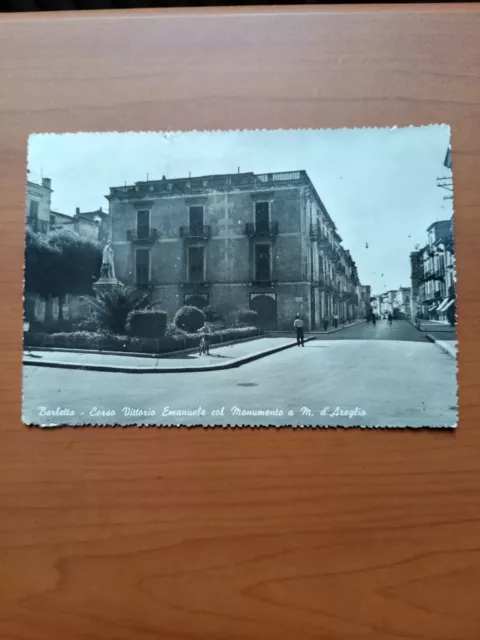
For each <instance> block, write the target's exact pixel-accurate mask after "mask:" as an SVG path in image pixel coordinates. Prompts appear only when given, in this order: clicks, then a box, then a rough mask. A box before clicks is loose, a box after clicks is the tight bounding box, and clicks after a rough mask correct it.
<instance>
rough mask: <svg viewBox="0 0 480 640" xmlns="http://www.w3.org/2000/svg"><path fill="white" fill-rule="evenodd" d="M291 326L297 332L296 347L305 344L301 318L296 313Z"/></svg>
mask: <svg viewBox="0 0 480 640" xmlns="http://www.w3.org/2000/svg"><path fill="white" fill-rule="evenodd" d="M293 328H294V329H295V330H296V332H297V347H299V346H300V345H302V347H304V346H305V336H304V333H303V320H302V319H301V318H300V314H299V313H297V317H296V318H295V322H294V323H293Z"/></svg>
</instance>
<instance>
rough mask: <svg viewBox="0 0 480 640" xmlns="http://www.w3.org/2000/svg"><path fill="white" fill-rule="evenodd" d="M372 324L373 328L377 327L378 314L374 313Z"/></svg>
mask: <svg viewBox="0 0 480 640" xmlns="http://www.w3.org/2000/svg"><path fill="white" fill-rule="evenodd" d="M372 324H373V326H375V325H376V324H377V314H376V313H372Z"/></svg>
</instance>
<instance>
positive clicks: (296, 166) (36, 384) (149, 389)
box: [23, 125, 457, 428]
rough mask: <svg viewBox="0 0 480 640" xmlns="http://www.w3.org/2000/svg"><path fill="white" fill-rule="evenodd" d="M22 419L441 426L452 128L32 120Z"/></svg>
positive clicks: (448, 369)
mask: <svg viewBox="0 0 480 640" xmlns="http://www.w3.org/2000/svg"><path fill="white" fill-rule="evenodd" d="M27 165H28V173H27V180H26V201H25V215H26V224H25V236H26V238H25V279H24V318H23V327H24V341H23V345H24V352H23V421H24V423H25V424H27V425H36V426H40V427H55V426H62V425H65V426H68V425H70V426H85V425H94V426H100V425H102V426H103V425H105V426H110V425H111V426H114V425H118V426H130V425H132V426H133V425H136V426H158V427H161V426H186V427H189V426H190V427H191V426H197V427H198V426H201V427H248V426H250V427H252V426H256V427H283V426H286V427H287V426H288V427H290V428H297V427H386V428H409V427H410V428H420V427H430V428H442V427H443V428H444V427H447V428H452V427H455V426H456V424H457V351H456V350H457V340H456V322H457V313H456V292H455V289H456V273H455V242H454V225H453V179H452V162H451V142H450V128H449V127H448V126H447V125H431V126H423V127H408V128H397V127H392V128H388V129H387V128H383V129H382V128H377V129H341V130H306V129H299V130H258V131H242V130H238V131H210V132H206V131H183V132H173V133H168V132H138V133H135V132H129V133H120V132H111V133H66V134H61V135H60V134H48V133H45V134H44V133H37V134H32V135H31V136H30V138H29V144H28V163H27Z"/></svg>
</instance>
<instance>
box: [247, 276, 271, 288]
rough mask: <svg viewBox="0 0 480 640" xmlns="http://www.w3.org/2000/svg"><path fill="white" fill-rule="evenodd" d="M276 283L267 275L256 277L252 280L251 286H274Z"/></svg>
mask: <svg viewBox="0 0 480 640" xmlns="http://www.w3.org/2000/svg"><path fill="white" fill-rule="evenodd" d="M274 284H275V281H274V280H272V279H271V278H267V277H260V278H254V279H253V280H252V281H251V282H250V286H253V287H273V286H274Z"/></svg>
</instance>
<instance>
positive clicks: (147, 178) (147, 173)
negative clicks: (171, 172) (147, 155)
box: [147, 173, 148, 182]
mask: <svg viewBox="0 0 480 640" xmlns="http://www.w3.org/2000/svg"><path fill="white" fill-rule="evenodd" d="M147 182H148V173H147Z"/></svg>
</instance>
